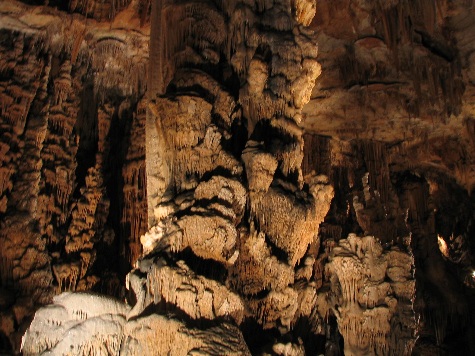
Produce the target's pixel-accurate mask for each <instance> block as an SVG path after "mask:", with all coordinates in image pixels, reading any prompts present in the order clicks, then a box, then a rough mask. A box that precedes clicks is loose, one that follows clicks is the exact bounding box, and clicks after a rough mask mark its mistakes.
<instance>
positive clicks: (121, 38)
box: [0, 2, 148, 351]
mask: <svg viewBox="0 0 475 356" xmlns="http://www.w3.org/2000/svg"><path fill="white" fill-rule="evenodd" d="M35 11H36V13H35ZM1 16H2V17H1V19H2V20H1V23H2V29H1V42H0V43H1V51H2V55H1V83H2V84H1V88H2V89H1V93H0V97H1V99H0V100H1V103H2V105H1V115H0V117H1V119H0V120H1V123H0V125H1V147H2V148H1V157H0V159H1V161H2V163H1V188H0V196H1V199H0V201H1V207H0V214H1V229H0V230H1V233H0V234H1V246H2V247H1V249H0V250H1V252H0V261H1V268H0V275H1V288H2V289H1V290H2V307H1V308H2V312H1V315H2V316H1V320H2V323H1V325H2V327H1V329H2V346H1V349H2V350H6V351H8V350H9V349H10V348H11V347H12V345H15V346H14V347H15V348H18V347H19V341H20V338H21V334H22V333H23V332H24V329H25V327H26V325H28V323H29V321H30V320H31V316H32V313H33V312H34V310H35V309H36V308H37V307H38V305H43V304H45V303H49V302H51V300H52V299H51V298H52V297H53V296H54V295H56V294H58V293H61V292H64V291H80V290H94V291H97V292H101V293H106V294H109V295H114V296H117V297H120V296H121V295H122V296H123V295H124V287H123V285H124V276H125V273H127V272H128V271H129V270H130V268H131V266H132V264H133V262H134V261H135V260H136V259H137V258H138V256H139V255H140V253H141V245H140V240H139V237H140V235H141V234H142V233H144V232H145V231H146V228H147V217H146V187H145V162H144V156H145V143H144V137H145V132H144V122H145V110H146V108H145V103H144V99H143V98H144V90H145V85H144V83H145V81H146V65H147V57H148V36H147V28H145V27H144V28H143V31H144V33H140V32H135V33H131V32H130V31H128V30H127V29H124V28H122V29H118V30H116V31H114V30H111V29H110V24H107V25H101V23H96V22H94V21H93V20H90V19H89V20H87V21H88V22H87V23H86V19H85V18H82V17H75V16H70V15H68V14H65V13H63V12H60V11H57V10H56V9H53V8H48V7H43V8H41V9H40V10H39V13H38V11H37V10H35V8H32V7H25V6H24V5H23V4H20V3H5V2H3V3H2V5H1ZM7 336H8V337H9V338H10V340H8V338H7Z"/></svg>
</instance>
